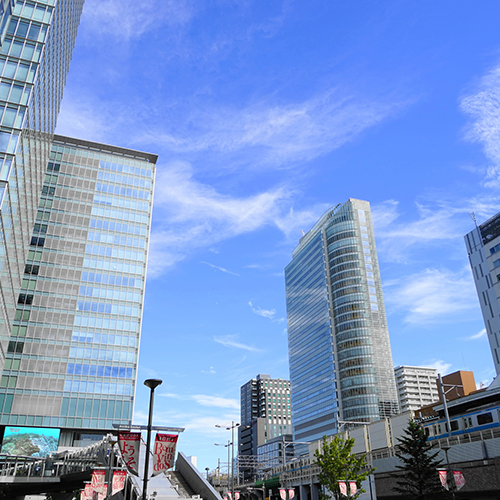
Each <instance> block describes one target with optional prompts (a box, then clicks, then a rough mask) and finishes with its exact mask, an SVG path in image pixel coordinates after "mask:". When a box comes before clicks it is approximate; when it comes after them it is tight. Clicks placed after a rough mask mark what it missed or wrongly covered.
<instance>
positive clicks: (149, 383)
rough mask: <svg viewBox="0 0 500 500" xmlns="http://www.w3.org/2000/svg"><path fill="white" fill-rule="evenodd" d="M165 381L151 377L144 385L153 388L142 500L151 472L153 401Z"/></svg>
mask: <svg viewBox="0 0 500 500" xmlns="http://www.w3.org/2000/svg"><path fill="white" fill-rule="evenodd" d="M162 383H163V380H160V379H158V378H149V379H147V380H145V381H144V385H145V386H146V387H149V388H150V389H151V394H150V396H149V418H148V435H147V439H146V459H145V460H144V479H143V487H142V500H147V498H148V474H149V450H150V447H151V425H152V422H153V401H154V392H155V389H156V388H157V387H158V386H159V385H160V384H162Z"/></svg>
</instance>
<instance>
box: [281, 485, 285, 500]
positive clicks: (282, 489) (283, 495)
mask: <svg viewBox="0 0 500 500" xmlns="http://www.w3.org/2000/svg"><path fill="white" fill-rule="evenodd" d="M280 497H281V500H286V490H285V488H280Z"/></svg>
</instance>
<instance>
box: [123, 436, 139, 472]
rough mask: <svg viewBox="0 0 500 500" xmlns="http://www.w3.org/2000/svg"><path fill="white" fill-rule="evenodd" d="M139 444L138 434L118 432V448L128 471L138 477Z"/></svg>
mask: <svg viewBox="0 0 500 500" xmlns="http://www.w3.org/2000/svg"><path fill="white" fill-rule="evenodd" d="M140 444H141V433H140V432H119V433H118V446H119V447H120V451H121V452H122V457H123V460H124V461H125V464H126V465H127V468H128V470H129V471H130V472H131V473H132V474H135V475H136V476H138V475H139V447H140Z"/></svg>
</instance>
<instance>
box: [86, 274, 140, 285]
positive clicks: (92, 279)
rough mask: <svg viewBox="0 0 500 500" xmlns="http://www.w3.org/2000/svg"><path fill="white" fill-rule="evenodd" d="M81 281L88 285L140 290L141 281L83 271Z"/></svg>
mask: <svg viewBox="0 0 500 500" xmlns="http://www.w3.org/2000/svg"><path fill="white" fill-rule="evenodd" d="M81 281H88V282H89V283H103V284H105V285H115V286H127V287H131V288H141V285H142V280H141V279H138V278H129V277H127V276H116V275H114V274H102V273H92V272H90V271H83V272H82V277H81Z"/></svg>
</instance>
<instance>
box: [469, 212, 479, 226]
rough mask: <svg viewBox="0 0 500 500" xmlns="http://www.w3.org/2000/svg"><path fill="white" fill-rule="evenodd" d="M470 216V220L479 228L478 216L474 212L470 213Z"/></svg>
mask: <svg viewBox="0 0 500 500" xmlns="http://www.w3.org/2000/svg"><path fill="white" fill-rule="evenodd" d="M469 215H470V218H471V219H472V220H473V221H474V224H475V225H476V227H477V220H476V214H475V213H474V212H470V213H469Z"/></svg>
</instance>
